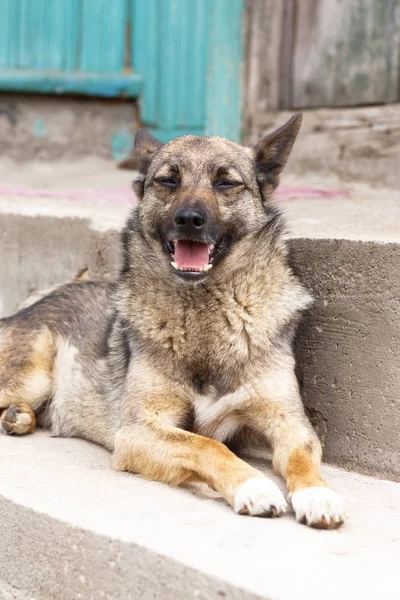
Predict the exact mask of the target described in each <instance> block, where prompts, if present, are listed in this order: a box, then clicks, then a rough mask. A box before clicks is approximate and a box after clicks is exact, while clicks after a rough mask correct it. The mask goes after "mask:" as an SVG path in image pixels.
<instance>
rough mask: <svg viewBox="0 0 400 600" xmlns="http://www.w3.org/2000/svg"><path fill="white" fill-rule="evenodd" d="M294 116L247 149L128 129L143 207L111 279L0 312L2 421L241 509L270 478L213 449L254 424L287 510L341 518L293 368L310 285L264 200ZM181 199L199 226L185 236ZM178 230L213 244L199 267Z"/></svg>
mask: <svg viewBox="0 0 400 600" xmlns="http://www.w3.org/2000/svg"><path fill="white" fill-rule="evenodd" d="M300 123H301V116H299V115H296V116H295V117H293V118H292V119H291V120H290V121H289V122H288V123H287V124H286V125H285V126H283V127H282V128H281V129H279V130H278V131H276V132H274V133H272V134H270V135H268V136H267V137H266V138H264V139H263V140H262V141H261V142H260V143H259V144H258V145H257V146H256V147H255V148H254V149H250V148H244V147H242V146H239V145H237V144H234V143H232V142H229V141H228V140H225V139H222V138H217V137H209V138H200V137H195V136H185V137H182V138H178V139H176V140H174V141H172V142H170V143H168V144H165V145H162V144H161V143H160V142H158V141H157V140H155V139H154V138H152V137H151V136H150V135H149V134H147V133H146V132H143V131H142V132H139V133H138V134H137V136H136V140H135V160H136V162H137V164H138V165H139V168H140V176H139V178H138V180H137V182H136V183H135V189H136V192H137V194H138V197H139V204H138V207H137V208H136V209H135V210H134V212H133V214H132V216H131V217H130V219H129V220H128V223H127V224H126V227H125V229H124V230H123V232H122V245H123V261H122V265H121V270H120V275H119V278H118V280H117V281H116V282H115V283H114V284H113V285H111V286H108V285H107V284H105V283H96V282H74V283H70V284H67V285H64V286H59V287H57V288H56V289H54V290H53V291H50V292H49V293H48V294H47V295H45V296H44V297H39V298H36V299H35V301H34V302H33V303H31V304H29V303H28V304H25V305H24V307H23V308H21V310H20V311H19V312H17V313H16V314H15V315H13V316H12V317H9V318H6V319H3V320H2V321H0V407H1V408H3V409H5V410H4V411H3V415H2V421H3V428H4V430H5V431H6V432H7V433H9V434H24V433H30V432H32V431H33V430H34V428H35V423H36V420H37V421H38V422H39V423H40V424H43V425H45V426H47V427H49V428H50V430H51V432H52V434H53V435H58V436H80V437H83V438H86V439H88V440H92V441H94V442H97V443H99V444H102V445H103V446H105V447H106V448H108V449H109V450H110V451H111V452H112V453H113V460H112V462H113V466H114V467H115V468H116V469H119V470H125V471H131V472H133V473H140V474H141V475H143V476H145V477H148V478H151V479H155V480H159V481H164V482H166V483H169V484H174V485H181V484H184V483H187V482H198V481H202V482H207V483H208V484H209V485H210V486H212V487H213V488H214V489H215V490H217V491H218V492H220V494H221V495H222V496H223V497H224V498H225V499H226V500H227V501H228V502H229V503H230V504H231V505H232V506H233V507H234V509H235V510H236V511H237V512H238V513H241V514H250V515H257V516H267V517H268V516H279V515H280V514H282V513H283V512H285V509H286V501H285V499H284V497H283V495H282V494H281V492H280V491H279V489H278V488H277V487H276V486H275V485H274V484H273V483H272V482H271V481H269V480H268V479H267V478H266V477H265V476H264V475H263V474H262V473H261V472H259V471H257V470H256V469H254V468H253V467H251V466H249V465H248V464H247V463H245V462H244V461H242V460H240V459H239V458H238V457H237V456H236V455H235V454H233V453H232V452H231V451H230V450H229V449H228V447H227V446H226V445H224V443H226V442H232V441H236V442H237V441H238V440H240V439H241V436H242V434H243V433H244V432H249V431H250V432H254V433H255V434H257V435H258V436H261V437H262V439H263V440H264V441H265V444H269V445H270V446H271V447H272V450H273V466H274V469H275V470H276V471H277V472H278V473H280V474H281V475H282V476H283V477H285V478H286V481H287V486H288V490H289V493H290V495H291V499H292V504H293V507H294V510H295V513H296V517H297V519H298V520H299V521H301V522H304V523H307V524H309V525H312V526H315V527H326V528H330V527H336V526H338V525H340V524H341V523H342V522H343V520H344V509H343V505H342V501H341V500H340V498H339V497H338V496H337V495H336V494H335V493H334V492H333V491H331V490H330V489H329V488H328V487H327V486H326V483H325V482H324V481H323V479H322V477H321V474H320V470H319V466H320V460H321V447H320V444H319V441H318V439H317V437H316V435H315V433H314V432H313V430H312V428H311V426H310V424H309V422H308V420H307V418H306V416H305V414H304V410H303V406H302V402H301V398H300V395H299V389H298V384H297V381H296V377H295V374H294V366H295V365H294V359H293V352H292V340H293V335H294V332H295V329H296V325H297V322H298V320H299V317H300V314H301V311H302V310H304V309H305V308H307V306H308V305H309V303H310V296H309V294H308V293H307V292H306V291H305V290H304V289H303V287H302V285H301V284H300V282H299V281H298V280H297V278H296V277H295V276H294V274H293V273H292V271H291V269H290V267H289V265H288V256H287V249H286V244H285V237H284V227H283V224H282V219H281V216H280V214H279V212H278V210H277V209H276V207H275V206H274V205H273V203H272V202H271V194H272V192H273V190H274V188H275V187H276V186H277V185H278V182H279V175H280V172H281V171H282V169H283V167H284V165H285V163H286V161H287V158H288V156H289V153H290V150H291V148H292V145H293V142H294V140H295V137H296V135H297V133H298V130H299V128H300ZM182 210H184V211H186V212H185V213H182ZM187 211H189V212H190V211H192V212H193V211H194V213H193V214H195V215H197V216H200V217H201V222H200V221H199V223H200V225H199V226H198V229H196V230H195V227H197V225H196V226H194V225H193V224H192V225H191V227H192V229H191V230H190V235H189V236H188V235H187V232H186V234H185V236H184V238H183V237H182V223H180V221H179V219H180V217H179V215H181V214H189V213H187ZM190 214H192V213H190ZM177 215H178V217H177ZM181 221H182V219H181ZM179 223H180V224H179ZM189 237H190V239H192V240H197V241H198V242H201V243H203V244H207V247H210V248H211V249H212V250H210V252H212V254H210V256H211V258H210V261H211V262H210V265H211V266H209V267H208V269H207V271H204V272H202V273H198V272H194V273H190V272H182V271H180V270H177V266H176V264H175V267H174V266H173V265H171V262H173V261H174V257H173V249H174V243H176V242H177V241H178V240H182V239H185V240H186V239H189ZM305 491H306V492H307V493H304V492H305Z"/></svg>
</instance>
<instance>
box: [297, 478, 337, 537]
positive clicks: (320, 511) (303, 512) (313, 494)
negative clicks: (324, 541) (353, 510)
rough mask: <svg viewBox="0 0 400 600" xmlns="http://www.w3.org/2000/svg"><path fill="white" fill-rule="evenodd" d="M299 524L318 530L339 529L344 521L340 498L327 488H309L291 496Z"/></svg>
mask: <svg viewBox="0 0 400 600" xmlns="http://www.w3.org/2000/svg"><path fill="white" fill-rule="evenodd" d="M291 502H292V506H293V510H294V512H295V514H296V519H297V520H298V521H299V523H303V524H304V525H309V526H310V527H316V528H318V529H333V528H334V527H339V526H340V525H341V524H342V523H343V522H344V520H345V519H346V516H347V515H346V511H345V507H344V502H343V500H342V498H341V497H340V496H339V494H337V493H336V492H334V491H333V490H331V489H330V488H327V487H309V488H305V489H303V490H299V491H297V492H294V493H293V494H292V496H291Z"/></svg>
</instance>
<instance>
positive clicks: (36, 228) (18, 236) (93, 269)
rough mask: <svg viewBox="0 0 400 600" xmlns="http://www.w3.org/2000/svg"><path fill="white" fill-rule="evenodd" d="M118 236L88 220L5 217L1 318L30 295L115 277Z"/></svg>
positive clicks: (0, 244) (0, 225)
mask: <svg viewBox="0 0 400 600" xmlns="http://www.w3.org/2000/svg"><path fill="white" fill-rule="evenodd" d="M118 247H119V246H118V233H117V232H116V231H106V232H99V231H96V230H95V229H93V228H91V227H89V222H88V221H86V220H84V219H73V218H67V217H64V218H57V217H43V216H37V217H27V216H23V215H13V214H0V256H1V264H0V317H4V316H7V315H10V314H11V313H12V312H14V311H15V310H16V308H17V307H18V304H19V303H20V302H21V301H22V300H24V299H25V298H27V297H28V296H29V295H30V294H32V293H34V292H36V291H40V290H41V289H45V288H47V287H48V286H52V285H55V284H58V283H62V282H64V281H70V280H72V279H74V277H77V276H82V275H85V276H90V277H91V278H93V279H96V278H102V277H106V278H110V277H112V276H113V275H115V273H116V268H117V260H118V259H117V257H118Z"/></svg>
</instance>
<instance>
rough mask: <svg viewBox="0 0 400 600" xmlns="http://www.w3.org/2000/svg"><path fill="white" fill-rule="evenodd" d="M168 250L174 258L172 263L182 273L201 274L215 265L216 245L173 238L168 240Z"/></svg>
mask: <svg viewBox="0 0 400 600" xmlns="http://www.w3.org/2000/svg"><path fill="white" fill-rule="evenodd" d="M168 252H169V253H170V255H171V257H172V258H173V260H172V261H171V265H172V267H173V269H175V271H177V272H178V273H179V274H182V275H193V276H200V275H205V274H206V273H208V272H209V271H210V270H211V269H212V267H213V259H214V256H215V245H214V244H208V243H204V242H198V241H194V240H189V239H187V240H173V241H171V242H168Z"/></svg>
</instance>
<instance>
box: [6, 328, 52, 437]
mask: <svg viewBox="0 0 400 600" xmlns="http://www.w3.org/2000/svg"><path fill="white" fill-rule="evenodd" d="M0 334H1V337H0V342H1V343H0V413H1V416H0V420H1V425H2V429H3V430H4V431H5V432H6V433H8V434H14V435H24V434H27V433H32V432H33V431H34V430H35V427H36V417H35V412H34V411H35V410H36V409H38V408H39V407H40V406H41V404H43V402H45V401H46V400H48V399H49V398H50V396H51V393H52V368H53V362H54V353H55V347H54V339H53V335H52V333H51V332H50V331H49V330H48V329H47V328H43V329H41V330H39V331H30V330H29V329H21V328H19V327H17V326H12V325H11V326H9V327H6V328H4V329H2V330H1V331H0ZM2 409H4V410H2Z"/></svg>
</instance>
